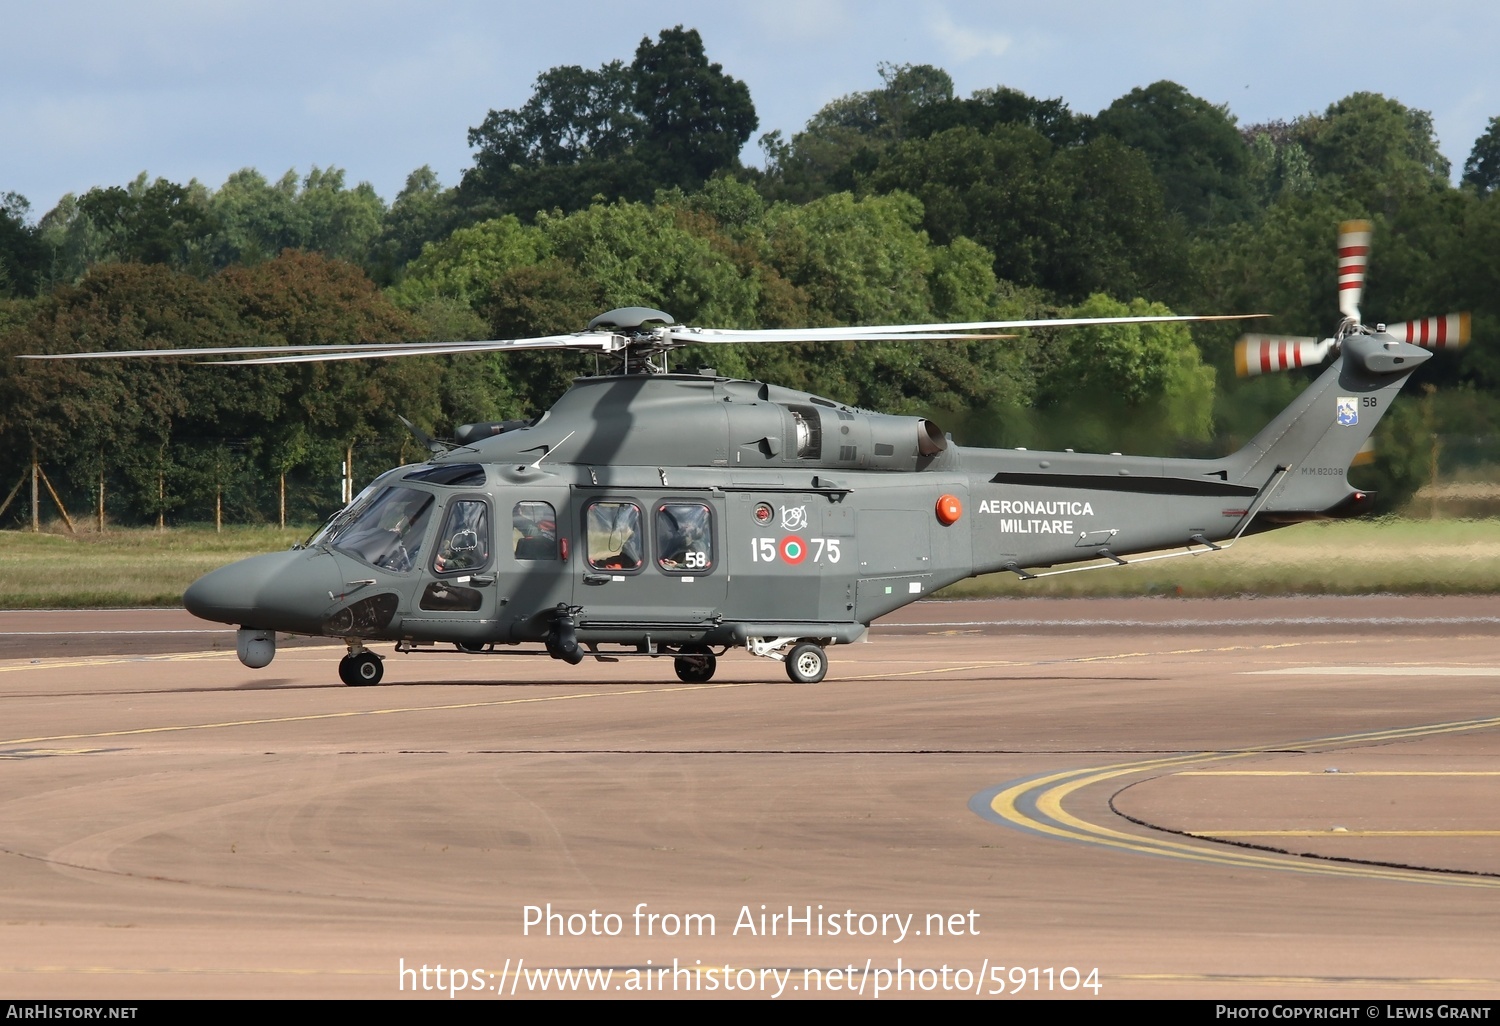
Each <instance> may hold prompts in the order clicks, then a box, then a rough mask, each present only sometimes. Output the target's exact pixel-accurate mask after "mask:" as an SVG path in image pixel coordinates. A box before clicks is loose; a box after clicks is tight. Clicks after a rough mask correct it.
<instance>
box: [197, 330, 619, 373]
mask: <svg viewBox="0 0 1500 1026" xmlns="http://www.w3.org/2000/svg"><path fill="white" fill-rule="evenodd" d="M626 341H627V340H626V339H625V337H624V336H622V335H610V334H607V333H605V332H599V331H590V332H583V333H580V334H576V335H551V336H545V337H541V338H512V339H492V340H489V341H484V342H408V343H406V344H404V345H389V346H381V345H371V346H359V347H358V348H355V349H348V348H344V349H340V350H336V351H335V350H329V351H326V352H322V351H314V352H302V353H298V354H293V355H291V356H261V357H255V358H253V359H249V360H213V361H204V362H205V363H209V362H212V363H225V364H232V365H239V366H265V365H267V364H276V363H332V362H334V361H337V360H378V359H383V358H385V357H388V356H451V355H455V354H464V353H500V352H510V351H515V350H528V349H598V350H601V351H603V352H614V351H616V350H619V349H623V348H624V347H625V344H626ZM179 352H183V353H187V354H189V355H193V350H191V349H182V350H179Z"/></svg>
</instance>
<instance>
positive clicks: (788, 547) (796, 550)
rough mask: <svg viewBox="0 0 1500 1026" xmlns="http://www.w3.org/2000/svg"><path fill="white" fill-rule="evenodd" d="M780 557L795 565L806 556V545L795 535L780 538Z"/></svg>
mask: <svg viewBox="0 0 1500 1026" xmlns="http://www.w3.org/2000/svg"><path fill="white" fill-rule="evenodd" d="M781 558H782V559H784V560H786V561H787V562H788V563H791V564H792V565H794V566H795V565H796V564H798V563H800V562H802V561H803V560H804V559H806V558H807V545H806V543H804V542H803V541H802V539H801V538H798V537H797V536H796V535H791V536H790V537H787V538H783V539H781Z"/></svg>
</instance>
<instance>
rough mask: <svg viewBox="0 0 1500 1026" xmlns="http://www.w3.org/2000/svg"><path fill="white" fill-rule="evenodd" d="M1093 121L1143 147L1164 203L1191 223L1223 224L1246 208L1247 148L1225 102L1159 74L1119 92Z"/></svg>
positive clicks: (1129, 143)
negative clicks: (1158, 79)
mask: <svg viewBox="0 0 1500 1026" xmlns="http://www.w3.org/2000/svg"><path fill="white" fill-rule="evenodd" d="M1093 128H1094V131H1096V132H1098V133H1101V134H1103V135H1107V136H1111V137H1113V138H1115V139H1118V140H1119V141H1120V142H1122V143H1124V144H1125V145H1126V146H1131V147H1134V148H1135V149H1137V150H1140V151H1141V152H1142V153H1144V154H1145V155H1146V158H1147V160H1149V161H1150V163H1151V170H1152V171H1153V173H1155V175H1156V177H1157V178H1158V179H1160V181H1161V185H1162V190H1163V194H1164V196H1165V200H1166V206H1167V209H1168V210H1169V211H1172V212H1174V213H1179V214H1181V215H1182V216H1183V217H1185V218H1187V220H1188V221H1189V222H1190V223H1192V224H1223V223H1225V222H1231V221H1237V220H1240V219H1241V218H1243V217H1245V216H1246V215H1247V214H1248V212H1249V202H1250V191H1249V187H1248V182H1247V179H1246V175H1247V171H1248V169H1249V164H1250V161H1249V156H1250V155H1249V153H1248V152H1247V150H1246V146H1245V140H1244V139H1243V138H1242V137H1241V135H1240V132H1239V130H1238V129H1237V128H1235V124H1234V117H1233V116H1232V115H1231V114H1230V113H1229V110H1228V108H1227V107H1225V106H1215V105H1214V104H1211V103H1209V102H1208V101H1207V100H1204V99H1200V98H1199V97H1196V96H1194V95H1192V94H1191V93H1189V92H1188V91H1187V90H1186V89H1184V88H1183V87H1182V86H1180V85H1178V84H1177V83H1176V82H1167V81H1162V82H1156V83H1154V84H1152V85H1149V86H1147V87H1145V88H1144V89H1132V90H1131V91H1130V92H1129V93H1127V94H1126V95H1125V96H1122V97H1120V99H1118V100H1116V101H1115V102H1114V103H1112V104H1110V105H1109V106H1108V107H1106V108H1105V109H1104V110H1103V111H1101V112H1100V113H1099V116H1098V117H1097V118H1095V119H1094V124H1093Z"/></svg>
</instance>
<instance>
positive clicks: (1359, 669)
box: [1242, 666, 1500, 677]
mask: <svg viewBox="0 0 1500 1026" xmlns="http://www.w3.org/2000/svg"><path fill="white" fill-rule="evenodd" d="M1242 672H1243V673H1244V674H1245V675H1246V676H1251V677H1275V676H1282V677H1288V676H1308V677H1500V666H1288V667H1285V668H1283V669H1280V670H1244V671H1242Z"/></svg>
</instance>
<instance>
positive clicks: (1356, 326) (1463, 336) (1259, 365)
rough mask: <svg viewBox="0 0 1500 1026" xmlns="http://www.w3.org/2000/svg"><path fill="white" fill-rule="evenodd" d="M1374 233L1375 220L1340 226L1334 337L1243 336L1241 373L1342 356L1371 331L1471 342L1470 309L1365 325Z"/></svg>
mask: <svg viewBox="0 0 1500 1026" xmlns="http://www.w3.org/2000/svg"><path fill="white" fill-rule="evenodd" d="M1373 233H1374V229H1373V226H1372V225H1371V224H1370V222H1369V221H1345V222H1344V223H1343V224H1341V225H1339V235H1338V295H1339V312H1340V313H1342V314H1343V315H1344V316H1343V321H1342V322H1341V323H1340V324H1339V327H1338V330H1337V331H1336V332H1335V333H1334V337H1333V338H1324V339H1319V338H1313V337H1309V336H1303V335H1262V334H1247V335H1242V336H1240V339H1239V341H1238V342H1237V343H1236V344H1235V349H1234V369H1235V372H1236V373H1237V374H1238V375H1239V376H1240V377H1242V378H1247V377H1255V376H1256V375H1259V374H1270V373H1273V372H1275V371H1284V370H1291V369H1293V368H1296V367H1314V366H1317V365H1318V364H1320V363H1323V362H1324V361H1325V360H1328V359H1329V358H1331V357H1333V356H1336V355H1338V353H1339V351H1340V349H1341V348H1342V346H1343V344H1344V342H1345V341H1346V340H1348V339H1350V338H1352V337H1355V336H1370V337H1372V338H1373V339H1375V340H1377V341H1379V342H1383V343H1385V344H1386V345H1387V346H1391V345H1394V344H1395V343H1397V342H1409V343H1411V344H1413V345H1418V346H1422V347H1423V348H1426V349H1433V350H1437V349H1457V348H1459V347H1461V346H1463V345H1465V344H1467V343H1468V341H1469V334H1470V324H1469V315H1468V314H1466V313H1452V314H1444V315H1442V316H1440V317H1421V318H1418V319H1417V320H1414V321H1402V322H1401V323H1399V324H1389V325H1387V324H1377V325H1375V326H1374V327H1373V328H1367V327H1365V325H1364V323H1363V322H1362V321H1361V320H1360V312H1359V304H1360V301H1361V299H1362V298H1363V297H1364V289H1365V271H1366V269H1367V268H1368V267H1369V263H1370V237H1371V235H1372V234H1373Z"/></svg>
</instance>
